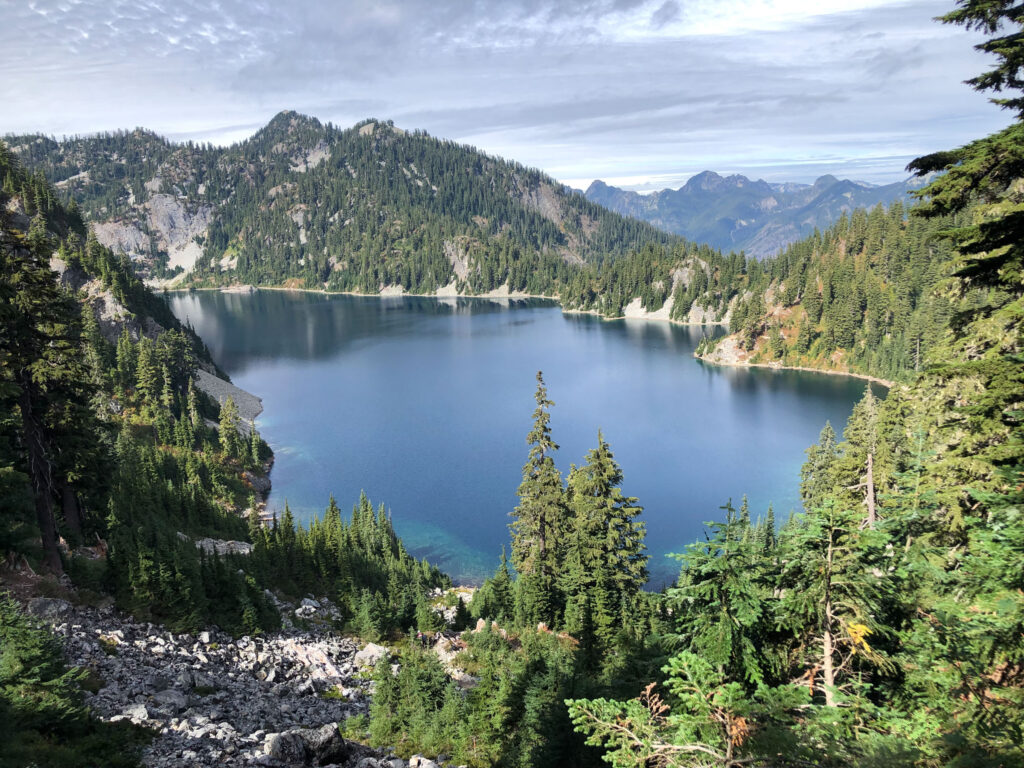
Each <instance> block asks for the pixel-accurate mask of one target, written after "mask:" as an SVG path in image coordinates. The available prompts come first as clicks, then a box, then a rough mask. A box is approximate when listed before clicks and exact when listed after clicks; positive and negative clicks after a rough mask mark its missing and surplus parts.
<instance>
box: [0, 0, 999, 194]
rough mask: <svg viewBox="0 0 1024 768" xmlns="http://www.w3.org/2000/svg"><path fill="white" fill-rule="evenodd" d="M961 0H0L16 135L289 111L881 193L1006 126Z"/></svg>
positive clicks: (608, 168)
mask: <svg viewBox="0 0 1024 768" xmlns="http://www.w3.org/2000/svg"><path fill="white" fill-rule="evenodd" d="M948 5H949V3H947V2H946V0H906V1H905V2H891V1H890V2H886V1H885V0H506V2H503V3H489V2H485V1H484V0H476V1H475V2H466V0H435V1H434V2H429V3H428V2H396V1H395V0H349V1H348V2H340V3H339V2H332V1H331V0H305V1H298V2H289V3H280V2H272V1H271V0H217V1H216V2H207V1H206V0H177V1H172V0H132V1H131V2H129V1H128V0H32V1H31V2H28V3H25V4H20V3H18V4H16V3H4V4H0V50H2V51H4V53H3V54H2V57H0V99H2V100H3V103H4V104H5V115H4V120H3V121H2V124H0V132H6V131H36V130H38V131H44V132H47V133H55V134H64V133H85V132H91V131H95V130H101V129H114V128H130V127H134V126H136V125H144V126H147V127H150V128H153V129H154V130H157V131H160V132H162V133H165V134H168V135H170V136H172V137H181V138H185V137H188V138H197V139H202V140H219V141H232V140H237V139H239V138H241V137H243V136H244V135H246V134H247V133H251V132H252V131H253V130H255V127H257V126H258V125H259V124H261V123H262V122H264V121H265V120H267V119H268V118H269V117H271V116H272V115H273V114H274V113H275V112H277V111H278V110H279V109H282V108H293V109H298V110H300V111H305V112H308V113H311V114H314V115H316V116H318V117H320V118H321V119H324V120H331V121H333V122H335V123H338V124H341V125H345V124H350V123H352V122H355V121H356V120H358V119H361V118H363V117H366V116H370V115H374V116H378V117H385V118H392V119H394V120H395V121H396V123H398V124H400V125H404V126H406V127H409V128H423V129H426V130H428V131H430V132H431V133H433V134H435V135H439V136H444V137H449V138H455V139H459V140H464V141H468V142H471V143H473V144H475V145H477V146H479V147H481V148H483V149H486V150H488V151H490V152H493V153H496V154H501V155H505V156H509V157H512V158H514V159H517V160H520V161H522V162H524V163H527V164H530V165H534V166H538V167H541V168H543V169H545V170H547V171H549V172H551V173H553V174H554V175H555V176H557V177H559V178H561V179H563V180H568V181H572V182H581V180H587V181H589V179H591V178H599V177H605V178H617V179H629V180H631V181H632V186H637V187H644V186H645V185H649V184H652V183H658V184H662V183H664V184H672V185H675V184H677V183H682V181H684V180H685V179H686V178H687V177H688V176H689V175H691V174H693V173H695V172H697V171H700V170H703V169H705V168H712V169H715V170H718V171H723V172H724V171H740V172H745V173H749V174H751V175H760V176H763V177H765V178H769V179H772V180H782V179H792V180H798V181H807V180H810V179H812V178H813V177H814V176H815V175H818V174H819V173H823V172H834V173H843V174H845V175H851V176H855V177H858V178H863V179H867V180H876V181H887V180H892V179H894V178H898V177H900V176H901V175H902V168H903V166H904V165H905V164H906V162H907V160H908V159H910V158H911V157H914V156H916V155H918V154H921V153H924V152H928V151H932V150H935V149H939V148H943V147H948V146H952V145H956V144H958V143H962V142H964V141H967V140H970V139H971V138H974V137H976V136H979V135H983V134H984V133H987V132H989V131H991V130H994V129H996V128H998V127H1000V126H1002V125H1004V124H1005V123H1006V122H1007V120H1008V117H1007V115H1005V114H1003V113H1000V112H999V110H997V109H996V108H995V107H993V106H991V105H989V104H988V103H987V102H986V100H985V98H984V97H983V96H981V95H979V94H975V93H973V92H971V91H970V90H969V89H968V88H967V87H966V86H964V85H962V84H961V83H960V81H962V80H964V79H965V78H967V77H970V76H972V75H973V74H976V73H977V72H978V71H980V70H981V69H983V68H984V66H985V62H984V59H983V58H982V57H980V56H979V55H978V54H977V53H975V52H974V51H972V50H971V44H972V43H973V42H975V41H976V39H975V38H974V37H972V36H971V35H970V34H968V33H965V32H963V31H962V30H959V29H958V28H950V27H944V26H942V25H939V24H937V23H935V22H934V21H932V17H934V16H937V15H939V14H941V13H943V12H944V11H945V10H947V7H948Z"/></svg>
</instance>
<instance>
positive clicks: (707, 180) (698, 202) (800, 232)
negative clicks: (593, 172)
mask: <svg viewBox="0 0 1024 768" xmlns="http://www.w3.org/2000/svg"><path fill="white" fill-rule="evenodd" d="M921 185H922V182H921V181H920V180H919V179H911V180H909V181H903V182H896V183H894V184H884V185H881V186H874V185H871V184H865V183H862V182H857V181H850V180H849V179H837V178H836V177H835V176H822V177H820V178H819V179H817V180H816V181H815V182H814V183H813V184H793V183H782V184H770V183H768V182H766V181H762V180H760V179H758V180H756V181H755V180H751V179H748V178H747V177H745V176H740V175H737V174H734V175H730V176H720V175H719V174H717V173H715V172H713V171H704V172H703V173H698V174H697V175H696V176H694V177H693V178H691V179H690V180H689V181H687V182H686V184H684V185H683V186H682V187H680V188H679V189H662V190H660V191H658V192H652V193H651V194H645V195H641V194H639V193H637V192H628V191H626V190H624V189H619V188H618V187H612V186H609V185H607V184H605V183H604V182H603V181H595V182H594V183H592V184H591V185H590V187H588V188H587V191H586V193H585V194H586V196H587V199H588V200H591V201H593V202H595V203H600V204H601V205H603V206H605V207H606V208H608V209H610V210H613V211H616V212H618V213H621V214H624V215H627V216H633V217H635V218H637V219H640V220H642V221H647V222H650V223H651V224H654V225H655V226H657V227H660V228H661V229H663V230H664V231H666V232H673V233H675V234H677V235H681V236H683V237H685V238H687V239H688V240H692V241H694V242H697V243H707V244H708V245H711V246H712V247H714V248H718V249H719V250H722V251H725V252H728V251H744V252H746V253H747V254H748V255H749V256H753V257H754V258H758V259H763V258H765V257H767V256H775V255H776V254H778V253H779V252H780V251H781V250H783V249H784V248H785V247H786V246H787V245H789V244H790V243H793V242H796V241H797V240H800V239H802V238H804V237H807V236H808V235H811V234H812V233H813V232H814V230H815V229H825V228H826V227H829V226H831V225H832V224H835V223H836V222H837V221H838V220H839V217H840V216H842V215H843V214H844V213H845V214H847V215H850V214H852V213H853V212H854V211H855V210H856V209H857V208H873V207H874V206H876V205H890V204H892V203H894V202H906V201H907V200H908V198H909V196H910V193H911V191H912V190H914V189H917V188H919V187H920V186H921Z"/></svg>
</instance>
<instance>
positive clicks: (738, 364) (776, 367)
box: [693, 354, 896, 389]
mask: <svg viewBox="0 0 1024 768" xmlns="http://www.w3.org/2000/svg"><path fill="white" fill-rule="evenodd" d="M693 357H694V358H695V359H696V360H698V361H700V362H701V363H706V364H707V365H718V366H722V367H723V368H767V369H769V370H772V371H803V372H804V373H824V374H826V375H828V376H846V377H847V378H851V379H862V380H863V381H868V382H871V383H872V384H878V385H880V386H883V387H885V388H886V389H892V388H893V387H895V386H896V382H894V381H888V380H886V379H880V378H878V377H877V376H870V375H868V374H866V373H853V372H851V371H834V370H828V369H826V368H811V367H809V366H806V365H780V364H777V363H748V362H746V361H726V360H708V359H706V358H704V357H701V356H700V355H697V354H694V356H693Z"/></svg>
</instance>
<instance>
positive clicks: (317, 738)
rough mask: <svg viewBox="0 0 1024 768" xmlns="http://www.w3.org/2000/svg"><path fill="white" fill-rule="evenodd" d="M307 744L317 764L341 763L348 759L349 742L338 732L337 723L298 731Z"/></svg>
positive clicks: (307, 750)
mask: <svg viewBox="0 0 1024 768" xmlns="http://www.w3.org/2000/svg"><path fill="white" fill-rule="evenodd" d="M298 734H299V736H300V737H301V738H302V740H303V741H304V742H305V744H306V752H307V754H308V755H309V756H310V757H311V758H312V759H313V763H314V764H315V765H327V764H328V763H340V762H343V761H345V760H346V759H348V756H349V752H350V751H351V750H350V749H349V744H348V742H347V741H345V740H344V739H343V738H342V737H341V734H340V733H339V732H338V726H337V725H332V724H328V725H322V726H320V727H319V728H310V729H308V730H302V731H298Z"/></svg>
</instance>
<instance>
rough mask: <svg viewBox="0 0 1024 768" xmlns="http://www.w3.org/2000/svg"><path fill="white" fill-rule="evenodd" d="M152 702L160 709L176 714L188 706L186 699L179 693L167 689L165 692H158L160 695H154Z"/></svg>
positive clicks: (172, 689)
mask: <svg viewBox="0 0 1024 768" xmlns="http://www.w3.org/2000/svg"><path fill="white" fill-rule="evenodd" d="M153 701H155V702H156V703H157V705H158V706H159V707H160V708H161V709H168V710H170V711H171V712H174V713H177V712H180V711H181V710H183V709H184V708H185V707H187V706H188V698H187V697H186V696H185V694H184V693H182V692H181V691H177V690H175V689H174V688H168V689H167V690H166V691H160V693H157V694H154V696H153Z"/></svg>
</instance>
